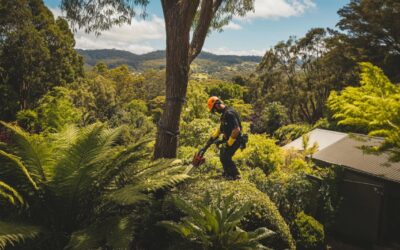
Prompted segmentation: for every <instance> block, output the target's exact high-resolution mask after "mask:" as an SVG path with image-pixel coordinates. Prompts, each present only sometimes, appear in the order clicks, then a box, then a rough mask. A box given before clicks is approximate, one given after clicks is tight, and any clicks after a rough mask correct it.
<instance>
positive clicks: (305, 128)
mask: <svg viewBox="0 0 400 250" xmlns="http://www.w3.org/2000/svg"><path fill="white" fill-rule="evenodd" d="M310 130H311V126H310V125H308V124H289V125H286V126H282V127H280V128H279V129H277V130H276V131H275V132H274V138H276V139H277V140H278V141H279V144H280V145H285V144H287V143H289V142H291V141H293V140H295V139H297V138H299V137H301V136H302V135H304V134H306V133H308V132H310Z"/></svg>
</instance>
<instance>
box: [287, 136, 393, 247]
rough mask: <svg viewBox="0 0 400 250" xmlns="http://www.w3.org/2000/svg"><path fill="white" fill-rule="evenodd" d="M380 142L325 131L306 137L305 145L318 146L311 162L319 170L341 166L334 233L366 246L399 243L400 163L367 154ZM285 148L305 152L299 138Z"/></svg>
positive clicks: (387, 157)
mask: <svg viewBox="0 0 400 250" xmlns="http://www.w3.org/2000/svg"><path fill="white" fill-rule="evenodd" d="M382 141H383V139H382V138H378V137H368V136H366V135H359V134H346V133H341V132H336V131H329V130H324V129H315V130H313V131H311V132H310V133H309V145H313V144H314V143H317V144H318V146H319V147H318V150H317V152H316V153H315V154H313V155H312V156H311V157H312V160H313V161H314V162H315V163H316V164H317V165H319V166H326V167H329V166H332V165H336V166H342V167H343V169H344V175H343V179H342V180H341V183H340V185H339V192H340V195H341V196H342V197H343V200H342V202H341V204H340V209H339V211H338V214H337V218H336V223H335V229H336V232H337V233H338V234H339V235H342V236H344V237H346V238H348V239H351V240H352V241H358V242H360V243H368V244H384V245H388V244H390V245H397V246H399V244H400V162H390V161H389V156H388V155H387V154H385V153H383V154H379V155H378V154H372V153H367V152H366V150H365V146H367V147H369V146H377V145H379V144H380V143H381V142H382ZM283 148H284V149H289V148H294V149H297V150H303V146H302V138H298V139H296V140H294V141H292V142H291V143H289V144H287V145H285V146H284V147H283Z"/></svg>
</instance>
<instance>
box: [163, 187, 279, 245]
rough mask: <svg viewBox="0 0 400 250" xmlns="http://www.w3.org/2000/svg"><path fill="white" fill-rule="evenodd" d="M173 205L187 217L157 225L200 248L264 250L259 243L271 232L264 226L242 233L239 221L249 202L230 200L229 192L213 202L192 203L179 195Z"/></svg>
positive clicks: (271, 233)
mask: <svg viewBox="0 0 400 250" xmlns="http://www.w3.org/2000/svg"><path fill="white" fill-rule="evenodd" d="M174 203H175V205H176V206H177V207H178V208H179V209H180V210H181V211H182V212H184V213H185V214H186V215H187V216H186V217H185V218H183V219H182V221H181V222H180V223H179V224H178V223H176V222H173V221H164V222H161V224H162V225H163V226H164V227H166V228H168V229H169V230H171V231H175V232H177V233H179V234H180V235H182V236H183V237H184V238H185V239H186V240H189V241H192V242H194V243H197V244H199V245H200V246H202V249H227V250H228V249H268V248H266V247H265V246H263V245H261V244H260V243H259V241H260V240H263V239H265V238H267V237H270V236H271V235H273V234H274V232H272V231H271V230H268V229H267V228H265V227H263V228H257V229H256V230H254V231H253V232H246V231H244V230H242V229H241V228H240V227H239V223H240V221H241V220H243V218H244V216H245V215H246V214H247V213H248V212H249V211H250V203H246V204H244V205H240V206H239V205H238V204H236V203H233V194H232V195H230V196H228V197H226V198H225V199H223V200H222V199H221V196H220V197H219V198H218V200H217V203H216V204H215V205H214V204H213V205H202V204H196V205H192V204H190V203H187V202H185V201H184V200H181V199H179V198H175V199H174Z"/></svg>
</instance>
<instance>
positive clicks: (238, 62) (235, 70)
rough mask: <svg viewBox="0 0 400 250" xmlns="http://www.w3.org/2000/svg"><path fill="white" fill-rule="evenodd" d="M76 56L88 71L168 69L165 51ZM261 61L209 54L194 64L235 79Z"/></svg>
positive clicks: (89, 52)
mask: <svg viewBox="0 0 400 250" xmlns="http://www.w3.org/2000/svg"><path fill="white" fill-rule="evenodd" d="M77 52H78V53H79V54H81V55H82V56H83V58H84V61H85V64H86V66H88V67H93V66H94V65H96V63H98V62H103V63H105V64H107V65H108V66H109V67H110V68H114V67H117V66H119V65H122V64H126V65H128V66H129V67H130V68H131V69H132V70H136V71H144V70H147V69H163V68H165V51H164V50H157V51H153V52H150V53H147V54H142V55H137V54H134V53H131V52H129V51H123V50H116V49H100V50H82V49H78V50H77ZM261 59H262V57H260V56H236V55H215V54H212V53H208V52H201V53H200V55H199V56H198V57H197V59H196V60H195V61H194V62H193V64H192V71H193V72H195V73H201V74H209V75H212V76H216V77H219V78H229V77H231V76H232V75H236V74H240V75H243V74H247V73H250V72H252V71H253V70H254V69H255V67H256V66H257V64H258V63H259V62H260V61H261Z"/></svg>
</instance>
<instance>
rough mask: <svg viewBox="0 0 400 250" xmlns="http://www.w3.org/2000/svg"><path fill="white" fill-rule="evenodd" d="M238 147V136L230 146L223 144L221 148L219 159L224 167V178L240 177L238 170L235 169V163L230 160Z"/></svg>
mask: <svg viewBox="0 0 400 250" xmlns="http://www.w3.org/2000/svg"><path fill="white" fill-rule="evenodd" d="M239 148H240V140H239V138H238V139H237V140H236V141H235V143H233V145H232V146H230V147H229V146H227V145H224V146H223V147H222V148H221V151H220V154H219V159H220V160H221V163H222V166H223V168H224V176H225V177H226V178H232V179H236V178H238V177H240V173H239V170H238V169H237V167H236V165H235V163H234V162H233V160H232V157H233V155H234V154H235V152H236V151H237V150H238V149H239Z"/></svg>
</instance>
